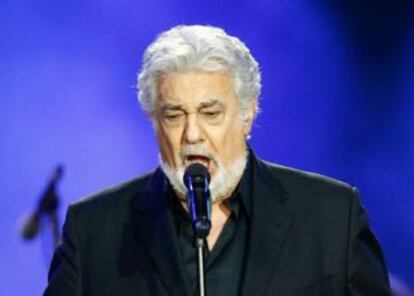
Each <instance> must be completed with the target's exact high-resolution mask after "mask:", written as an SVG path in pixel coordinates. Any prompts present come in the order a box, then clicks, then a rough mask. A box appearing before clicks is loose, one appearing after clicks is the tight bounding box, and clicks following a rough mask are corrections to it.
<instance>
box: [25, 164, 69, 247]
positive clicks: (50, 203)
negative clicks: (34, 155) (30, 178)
mask: <svg viewBox="0 0 414 296" xmlns="http://www.w3.org/2000/svg"><path fill="white" fill-rule="evenodd" d="M62 175H63V167H62V166H61V165H58V166H57V167H56V168H55V170H54V172H53V175H52V178H51V179H50V181H49V184H48V186H47V187H46V190H45V192H44V193H43V194H42V196H41V197H40V199H39V202H38V205H37V208H36V210H35V211H34V212H33V213H32V214H30V215H29V217H28V218H27V219H26V221H24V223H23V227H22V228H21V230H20V234H21V236H22V237H23V238H24V239H26V240H31V239H33V238H35V237H36V235H37V233H38V232H39V224H40V218H41V217H42V216H43V215H45V214H48V215H50V216H51V217H52V218H53V216H54V215H55V214H56V210H57V208H58V205H59V200H58V197H57V195H56V191H55V187H56V184H57V182H58V181H59V180H60V178H61V177H62ZM53 220H54V219H53Z"/></svg>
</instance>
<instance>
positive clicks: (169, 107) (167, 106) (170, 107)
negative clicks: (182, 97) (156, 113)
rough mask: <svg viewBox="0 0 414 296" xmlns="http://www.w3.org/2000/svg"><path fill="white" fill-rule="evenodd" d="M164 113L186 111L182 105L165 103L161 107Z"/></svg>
mask: <svg viewBox="0 0 414 296" xmlns="http://www.w3.org/2000/svg"><path fill="white" fill-rule="evenodd" d="M161 110H162V111H166V110H168V111H184V106H183V105H180V104H172V103H168V102H166V103H164V104H162V106H161Z"/></svg>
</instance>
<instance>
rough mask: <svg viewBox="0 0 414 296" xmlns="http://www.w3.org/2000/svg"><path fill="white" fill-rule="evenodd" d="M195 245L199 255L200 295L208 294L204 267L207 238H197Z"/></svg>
mask: <svg viewBox="0 0 414 296" xmlns="http://www.w3.org/2000/svg"><path fill="white" fill-rule="evenodd" d="M195 247H196V255H197V275H198V276H197V278H198V295H199V296H206V279H205V267H204V259H205V258H204V249H205V247H206V240H205V239H203V238H196V239H195Z"/></svg>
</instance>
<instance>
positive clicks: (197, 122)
mask: <svg viewBox="0 0 414 296" xmlns="http://www.w3.org/2000/svg"><path fill="white" fill-rule="evenodd" d="M158 94H159V96H158V98H157V103H156V112H155V114H154V115H153V120H154V121H155V122H154V127H155V131H156V136H157V140H158V145H159V149H160V153H161V158H162V159H161V161H162V163H164V165H165V166H167V167H168V168H169V169H170V170H172V171H178V170H181V171H183V170H184V169H185V168H186V167H187V166H189V165H190V164H191V163H193V162H199V163H201V164H203V165H205V166H206V167H207V169H208V171H209V173H210V175H211V180H212V182H213V181H214V179H215V177H216V175H218V173H219V171H220V168H231V167H232V166H233V165H234V164H235V163H237V161H238V160H239V159H240V158H241V157H244V156H245V154H246V136H247V135H248V134H249V132H250V128H251V122H252V118H253V116H254V112H253V110H254V107H253V106H252V108H251V110H249V111H247V114H246V113H245V116H244V117H243V119H242V116H241V112H240V111H241V110H240V102H239V98H238V97H237V95H236V93H235V91H234V87H233V80H232V78H231V76H229V75H228V74H224V73H218V72H205V71H184V72H170V73H168V74H164V75H162V76H161V77H160V78H159V80H158Z"/></svg>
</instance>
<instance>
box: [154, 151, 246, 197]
mask: <svg viewBox="0 0 414 296" xmlns="http://www.w3.org/2000/svg"><path fill="white" fill-rule="evenodd" d="M159 160H160V165H161V169H162V171H163V172H164V174H165V175H166V176H167V178H168V180H169V182H170V184H171V186H172V187H173V189H174V191H175V192H176V194H177V195H178V196H184V195H185V194H186V191H187V189H186V187H185V185H184V182H183V177H184V172H185V169H186V167H187V164H188V165H190V164H191V163H195V162H197V161H191V162H184V164H183V165H181V166H178V167H177V168H172V167H170V166H169V165H168V164H167V163H165V162H164V161H163V159H162V157H159ZM200 163H201V164H203V165H205V164H204V163H203V162H200ZM246 163H247V151H246V153H243V154H242V155H241V156H240V157H238V158H237V159H235V160H234V161H233V162H232V163H231V164H230V165H227V166H224V165H220V163H219V162H217V161H214V163H211V162H209V163H208V165H207V166H206V167H207V169H208V170H209V173H210V174H211V181H210V186H209V187H210V195H211V201H212V203H217V202H220V201H223V200H225V199H226V198H228V197H230V196H231V194H232V193H233V191H234V189H235V188H236V187H237V185H238V183H239V182H240V179H241V177H242V175H243V172H244V169H245V167H246Z"/></svg>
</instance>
